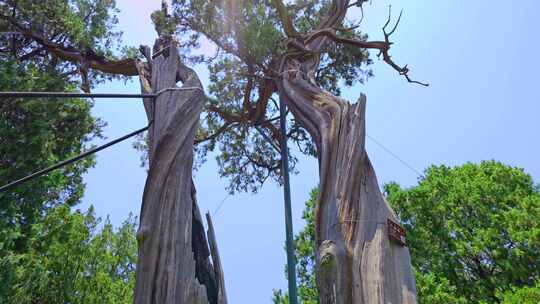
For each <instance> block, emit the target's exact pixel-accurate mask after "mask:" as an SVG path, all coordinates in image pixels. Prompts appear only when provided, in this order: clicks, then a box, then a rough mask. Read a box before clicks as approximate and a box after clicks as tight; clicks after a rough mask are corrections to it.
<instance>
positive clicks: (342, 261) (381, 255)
mask: <svg viewBox="0 0 540 304" xmlns="http://www.w3.org/2000/svg"><path fill="white" fill-rule="evenodd" d="M314 66H316V62H315V64H313V62H306V63H305V64H303V63H301V62H299V61H295V60H288V61H286V64H285V65H284V67H285V68H284V69H282V72H283V73H282V75H283V77H282V80H281V82H280V86H279V88H280V94H281V98H285V101H286V102H287V104H288V106H289V107H290V109H291V111H292V113H293V114H294V117H295V118H296V120H297V121H298V122H299V123H300V124H301V125H302V126H304V127H305V128H306V129H307V130H308V132H309V133H310V134H311V136H312V138H313V140H314V141H315V143H316V145H317V148H318V149H317V150H318V157H319V175H320V189H319V197H318V203H317V207H316V221H315V225H316V240H317V248H318V249H317V254H316V256H317V267H316V268H317V285H318V288H319V293H320V301H321V303H323V304H331V303H339V304H350V303H355V304H375V303H380V304H389V303H392V304H399V303H407V304H409V303H416V288H415V281H414V276H413V273H412V271H411V263H410V256H409V251H408V249H407V247H403V246H401V245H399V244H398V243H396V242H393V241H391V240H390V239H389V237H388V231H387V220H388V219H390V220H392V221H394V222H398V219H397V218H396V215H395V214H394V212H393V211H392V209H391V208H390V206H389V205H388V203H387V202H386V200H385V198H384V197H383V195H382V194H381V191H380V190H379V186H378V182H377V178H376V176H375V173H374V171H373V167H372V166H371V162H370V160H369V158H368V156H367V154H366V150H365V144H364V143H365V105H366V99H365V96H364V95H362V96H361V97H360V98H359V100H358V102H357V103H356V104H350V103H349V102H347V101H346V100H343V99H341V98H339V97H336V96H333V95H332V94H330V93H328V92H326V91H323V90H321V89H320V88H319V87H318V86H317V85H316V84H315V81H314V78H313V77H310V76H309V75H313V73H312V71H313V67H314Z"/></svg>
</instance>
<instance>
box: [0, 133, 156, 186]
mask: <svg viewBox="0 0 540 304" xmlns="http://www.w3.org/2000/svg"><path fill="white" fill-rule="evenodd" d="M146 130H148V126H146V127H144V128H142V129H139V130H137V131H134V132H131V133H129V134H128V135H124V136H122V137H120V138H117V139H115V140H113V141H110V142H108V143H106V144H104V145H102V146H99V147H96V148H94V149H91V150H88V151H86V152H84V153H82V154H80V155H78V156H75V157H73V158H70V159H66V160H64V161H61V162H59V163H57V164H56V165H53V166H51V167H49V168H46V169H43V170H41V171H38V172H35V173H32V174H30V175H28V176H26V177H23V178H21V179H18V180H16V181H14V182H11V183H9V184H7V185H4V186H2V187H0V192H4V191H6V190H7V189H9V188H11V187H15V186H17V185H19V184H22V183H24V182H26V181H28V180H31V179H34V178H36V177H40V176H42V175H45V174H47V173H49V172H51V171H53V170H56V169H58V168H60V167H63V166H65V165H68V164H71V163H73V162H76V161H78V160H81V159H83V158H85V157H87V156H89V155H92V154H94V153H96V152H99V151H101V150H103V149H105V148H108V147H110V146H112V145H114V144H117V143H119V142H121V141H123V140H126V139H128V138H130V137H132V136H135V135H137V134H139V133H142V132H144V131H146Z"/></svg>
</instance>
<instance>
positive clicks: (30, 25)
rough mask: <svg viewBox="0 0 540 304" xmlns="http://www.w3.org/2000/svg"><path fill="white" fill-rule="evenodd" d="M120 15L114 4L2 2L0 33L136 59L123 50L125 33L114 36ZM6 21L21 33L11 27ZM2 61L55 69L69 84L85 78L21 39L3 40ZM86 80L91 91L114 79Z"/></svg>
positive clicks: (108, 0) (101, 0)
mask: <svg viewBox="0 0 540 304" xmlns="http://www.w3.org/2000/svg"><path fill="white" fill-rule="evenodd" d="M117 13H118V9H117V8H116V2H115V1H114V0H47V1H33V0H19V1H7V0H0V20H1V21H0V28H1V29H3V30H5V31H10V32H12V31H19V32H20V31H21V28H23V29H24V30H29V31H33V32H35V33H38V34H39V35H40V36H41V37H42V38H43V39H44V40H46V41H47V42H48V43H53V44H59V45H61V46H63V47H65V48H67V49H73V50H80V51H81V52H83V53H88V54H89V55H97V56H104V57H106V58H109V59H115V58H118V55H123V56H125V55H132V54H133V53H132V51H131V49H130V48H127V47H123V46H122V45H121V44H120V42H121V35H122V33H121V32H120V31H117V30H116V25H117V24H118V17H117ZM8 18H12V19H13V20H14V22H16V23H17V25H18V26H19V27H20V28H19V27H17V26H15V25H13V24H12V23H10V22H8ZM2 57H9V58H10V59H11V60H19V61H20V63H21V64H25V63H28V62H33V63H34V64H36V65H37V66H40V67H44V66H47V67H50V68H53V69H56V70H58V71H60V72H63V73H64V75H65V76H69V77H70V79H71V80H78V79H79V78H78V77H79V76H80V72H81V65H80V64H74V63H70V62H64V61H60V60H59V59H58V58H56V57H54V55H53V54H51V53H47V52H46V51H45V49H44V48H43V47H42V46H41V45H40V44H38V43H35V42H33V40H31V39H29V38H26V37H24V36H22V35H17V36H11V35H2V36H0V58H2ZM2 59H3V58H2ZM88 78H89V79H88V85H90V86H92V85H94V84H96V83H99V82H102V81H104V80H109V79H112V78H114V77H113V76H111V75H105V74H102V73H98V72H95V71H90V73H89V75H88Z"/></svg>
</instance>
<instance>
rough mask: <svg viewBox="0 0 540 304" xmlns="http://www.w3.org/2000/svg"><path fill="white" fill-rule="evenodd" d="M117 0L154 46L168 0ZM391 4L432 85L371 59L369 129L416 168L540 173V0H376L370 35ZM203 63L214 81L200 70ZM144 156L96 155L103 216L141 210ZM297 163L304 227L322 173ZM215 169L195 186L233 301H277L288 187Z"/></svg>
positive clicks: (405, 48)
mask: <svg viewBox="0 0 540 304" xmlns="http://www.w3.org/2000/svg"><path fill="white" fill-rule="evenodd" d="M117 2H118V7H119V9H120V10H121V13H120V29H121V30H123V31H124V36H123V37H124V43H125V44H128V45H134V46H137V45H139V44H147V45H152V43H153V39H154V38H155V34H154V32H153V27H152V26H151V24H150V13H151V12H152V11H153V10H154V9H156V8H158V6H159V3H160V1H158V0H153V1H148V0H117ZM388 4H392V7H393V10H394V13H395V14H396V15H397V13H398V12H399V9H403V10H404V16H403V18H402V21H401V24H400V26H399V28H398V30H397V31H396V33H395V34H394V36H393V41H394V42H395V44H394V45H393V47H392V50H391V54H393V58H394V60H395V61H396V62H398V63H399V64H409V67H410V68H411V76H412V77H414V78H416V79H418V80H421V81H427V82H429V83H430V84H431V86H430V87H429V88H424V87H420V86H416V85H411V84H408V83H407V82H406V81H405V80H404V79H403V78H401V77H399V75H397V74H396V72H395V71H393V70H392V69H391V68H390V67H388V66H387V65H385V64H384V63H383V62H379V61H378V60H377V59H376V58H375V64H374V65H373V66H372V67H373V70H374V73H375V77H374V78H372V79H370V80H369V81H368V82H367V83H366V84H365V85H358V86H355V87H353V88H351V89H346V90H344V95H345V97H346V98H348V99H349V100H352V101H355V100H356V98H357V97H358V95H359V94H360V93H361V92H364V93H366V94H367V97H368V103H367V132H368V134H369V135H370V136H372V137H373V138H376V139H377V140H378V141H379V142H381V143H383V144H384V145H385V146H386V147H387V148H389V149H390V150H391V151H393V152H394V153H395V154H397V155H399V157H400V158H402V159H404V160H405V161H407V162H408V163H409V164H410V165H411V166H413V167H414V168H416V169H418V170H420V171H422V170H423V169H424V168H425V167H427V166H429V165H431V164H447V165H460V164H463V163H464V162H467V161H472V162H479V161H481V160H487V159H496V160H500V161H502V162H505V163H507V164H510V165H513V166H518V167H522V168H524V169H525V170H526V171H527V172H528V173H530V174H531V175H532V176H533V177H534V178H535V180H536V181H540V164H539V162H538V155H540V135H539V130H540V120H539V119H538V114H539V113H540V91H539V90H538V86H539V84H538V79H539V77H538V72H539V71H540V59H538V55H537V54H538V53H539V52H538V51H539V48H540V42H538V39H536V38H537V37H538V34H537V30H538V29H539V28H540V20H539V18H538V11H539V10H540V3H539V2H538V1H533V0H521V1H514V2H512V3H509V2H505V3H504V5H503V4H501V3H498V4H497V3H496V1H487V0H477V1H465V0H439V1H433V0H430V1H428V0H424V1H421V0H417V1H404V0H403V1H398V0H394V1H378V0H374V1H373V3H372V4H371V5H370V6H367V7H366V9H365V15H366V16H365V19H364V22H363V24H362V25H363V29H364V31H366V32H367V33H368V34H369V35H370V38H371V39H373V40H378V39H382V32H381V26H382V25H383V24H384V22H385V21H386V17H387V9H388ZM358 14H359V12H358V11H355V12H353V13H352V14H351V16H354V15H356V16H358ZM197 70H198V72H199V74H200V76H201V78H202V79H203V81H204V82H205V84H208V81H207V75H208V74H207V72H206V71H205V70H204V68H203V67H198V68H197ZM96 92H139V86H138V82H136V81H133V82H128V83H127V84H124V83H123V82H113V83H108V84H105V85H102V86H100V87H99V88H98V89H97V90H96ZM93 111H94V114H95V115H96V116H98V117H101V118H102V119H103V120H104V121H106V122H107V123H108V126H107V127H106V128H105V130H104V133H105V134H106V135H107V136H108V137H109V139H111V138H115V137H118V136H121V135H124V134H126V133H128V132H131V131H132V130H135V129H138V128H140V127H142V126H144V125H145V124H146V117H145V115H144V111H143V107H142V104H140V103H138V102H133V101H120V102H118V103H107V102H100V101H97V102H96V106H95V107H94V110H93ZM100 142H101V141H100ZM96 144H99V142H96ZM367 149H368V153H369V155H370V157H371V159H372V161H373V163H374V167H375V170H376V172H377V175H378V177H379V182H380V184H383V183H386V182H389V181H397V182H398V183H400V184H402V185H406V186H408V185H414V184H415V182H416V180H417V175H416V174H415V173H414V172H413V171H412V170H410V169H409V168H407V167H405V166H404V165H403V164H401V163H400V162H399V161H398V160H396V159H395V158H393V157H392V156H391V155H390V154H388V153H387V152H385V151H384V150H383V149H381V148H380V147H379V146H377V145H376V144H374V143H373V142H372V141H370V140H369V139H368V140H367ZM139 157H140V155H139V153H138V152H137V151H135V150H134V149H133V148H132V147H131V142H126V143H122V144H119V145H116V146H114V147H113V148H110V149H107V150H105V151H102V152H100V154H99V155H98V156H97V165H96V166H95V168H93V169H91V170H90V171H89V172H88V174H87V175H86V176H85V182H86V184H87V190H86V195H85V197H84V203H83V205H82V206H81V208H82V209H86V208H87V207H88V206H89V205H90V204H93V205H94V206H95V208H96V212H97V213H98V215H101V216H107V215H109V216H110V218H111V221H112V222H113V223H114V224H119V223H121V222H122V221H123V220H124V219H125V218H126V217H127V216H128V214H129V213H130V212H131V213H134V214H137V215H138V213H139V209H140V204H141V196H142V191H143V186H144V181H145V178H146V172H145V170H144V169H142V168H140V166H139V164H140V161H139ZM300 160H301V161H300V164H299V166H298V169H299V171H300V174H298V175H295V176H292V178H291V188H292V199H293V219H294V228H295V231H298V230H299V229H301V228H302V225H303V222H302V220H301V212H302V209H303V204H304V202H305V200H306V199H307V198H308V195H309V191H310V190H311V189H312V188H313V187H314V186H315V185H316V184H317V180H318V178H317V174H318V173H317V164H316V161H315V160H314V159H308V158H304V157H301V158H300ZM216 172H217V167H216V164H215V161H214V160H213V159H212V158H210V160H209V161H208V162H207V163H206V164H205V165H204V166H203V167H202V168H201V169H200V170H199V172H197V173H196V177H195V182H196V186H197V190H198V200H199V204H200V207H201V210H202V211H206V210H210V212H211V213H213V212H214V211H215V210H216V208H217V207H218V205H219V204H220V203H221V202H222V201H223V200H224V199H225V201H224V203H223V205H222V207H221V209H220V210H219V212H218V213H217V214H216V215H215V216H214V222H215V226H216V232H217V237H218V243H219V247H220V251H221V255H222V260H223V265H224V270H225V280H226V287H227V292H228V296H229V302H230V303H270V302H271V300H270V298H271V293H272V289H273V288H283V289H284V288H286V280H285V276H284V264H285V262H286V259H285V252H284V250H283V246H284V240H285V234H284V233H285V232H284V218H283V201H282V199H283V194H282V192H281V189H280V188H279V187H278V186H277V185H275V184H272V183H268V184H267V185H265V186H264V187H263V189H262V190H261V191H260V192H259V193H257V194H255V195H252V194H239V195H235V196H234V197H229V196H227V194H226V191H225V184H226V181H223V180H221V179H220V178H219V176H218V175H217V173H216Z"/></svg>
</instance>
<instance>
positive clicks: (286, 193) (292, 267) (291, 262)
mask: <svg viewBox="0 0 540 304" xmlns="http://www.w3.org/2000/svg"><path fill="white" fill-rule="evenodd" d="M279 112H280V119H279V124H280V127H281V171H282V173H283V197H284V201H285V236H286V238H285V244H286V247H287V276H288V280H289V303H290V304H298V292H297V291H296V261H295V258H294V239H293V228H292V211H291V185H290V183H289V155H288V153H287V152H288V151H289V149H288V148H287V126H286V120H287V119H286V115H287V112H286V109H285V103H284V102H283V98H280V99H279Z"/></svg>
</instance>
